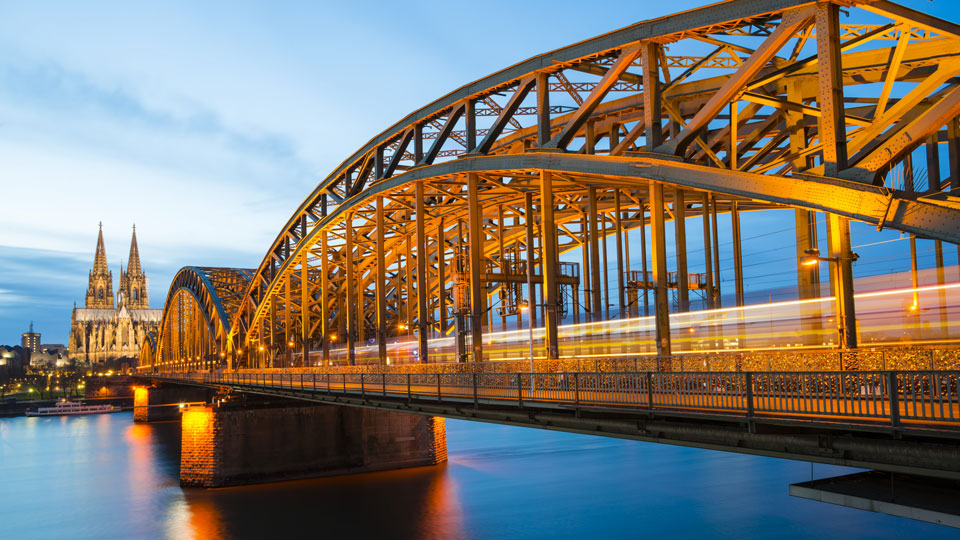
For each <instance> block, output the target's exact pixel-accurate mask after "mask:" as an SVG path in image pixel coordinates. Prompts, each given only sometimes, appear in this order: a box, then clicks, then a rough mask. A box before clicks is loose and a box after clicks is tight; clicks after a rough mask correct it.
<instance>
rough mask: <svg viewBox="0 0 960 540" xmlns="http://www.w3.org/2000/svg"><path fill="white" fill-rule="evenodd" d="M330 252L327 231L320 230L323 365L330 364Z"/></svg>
mask: <svg viewBox="0 0 960 540" xmlns="http://www.w3.org/2000/svg"><path fill="white" fill-rule="evenodd" d="M329 258H330V253H329V252H328V251H327V231H325V230H324V231H320V335H321V336H322V337H321V340H322V342H321V344H320V346H321V348H322V349H323V365H325V366H329V365H330V304H329V298H328V297H327V294H328V293H327V291H329V290H330V273H329V272H330V262H329V260H328V259H329Z"/></svg>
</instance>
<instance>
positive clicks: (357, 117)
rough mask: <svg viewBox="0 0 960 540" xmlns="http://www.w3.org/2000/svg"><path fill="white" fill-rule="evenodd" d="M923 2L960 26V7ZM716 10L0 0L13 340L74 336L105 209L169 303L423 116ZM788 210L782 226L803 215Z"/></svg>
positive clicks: (5, 250)
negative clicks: (360, 154)
mask: <svg viewBox="0 0 960 540" xmlns="http://www.w3.org/2000/svg"><path fill="white" fill-rule="evenodd" d="M905 3H906V4H907V5H909V6H911V7H914V8H916V9H921V10H924V11H927V12H929V13H932V14H935V15H938V16H941V17H944V18H947V19H951V20H955V21H956V20H960V17H958V16H957V11H958V8H956V7H955V6H956V4H955V3H954V2H948V1H936V2H930V1H927V0H912V1H907V2H905ZM699 5H702V3H701V2H693V1H689V0H675V1H672V2H648V1H638V0H634V1H613V0H607V1H604V2H600V3H589V2H588V3H584V2H572V1H569V2H568V1H539V0H538V1H521V2H517V1H489V2H484V3H480V4H475V3H466V2H464V3H461V2H439V1H437V2H417V1H414V2H402V3H401V2H382V3H381V2H366V1H352V2H282V3H279V2H240V1H235V2H175V1H171V2H133V3H132V2H119V1H118V2H3V3H0V200H2V201H3V204H2V210H0V343H17V342H19V336H20V333H21V332H23V331H25V330H26V328H27V325H28V324H29V322H30V321H31V320H33V321H35V322H36V328H37V330H38V331H40V332H42V333H43V341H44V342H46V343H51V342H52V343H65V342H66V339H67V333H68V330H69V321H70V309H71V307H72V305H73V303H74V302H77V303H78V304H79V305H82V303H83V298H84V293H85V289H86V275H87V271H88V270H89V268H90V267H91V265H92V262H93V250H94V245H95V241H96V232H97V223H98V222H99V221H103V224H104V237H105V240H106V248H107V255H108V258H109V261H110V266H111V270H113V272H114V277H115V279H116V278H118V277H119V271H120V265H121V264H126V258H127V252H128V249H129V241H130V227H131V225H132V224H133V223H136V224H137V234H138V238H139V243H140V253H141V258H142V261H143V266H144V268H145V270H146V272H147V273H148V275H149V276H150V278H151V285H150V298H151V303H152V304H153V307H158V308H159V307H162V303H163V299H164V297H165V295H166V289H167V286H168V284H169V282H170V279H171V278H172V276H173V274H174V273H175V272H176V270H177V269H178V268H179V267H181V266H184V265H188V264H199V265H210V266H245V267H251V266H256V265H257V264H258V263H259V261H260V259H261V257H262V255H263V251H264V250H265V248H266V246H267V245H268V243H269V242H270V241H271V240H272V239H273V238H274V237H275V235H276V233H277V231H278V229H279V227H281V226H282V225H283V223H284V222H285V221H286V219H287V218H288V217H289V214H290V212H291V211H292V210H293V209H294V208H295V207H296V206H297V205H298V204H299V203H300V202H301V201H302V200H303V198H304V197H305V196H306V195H307V194H308V193H309V192H310V191H311V189H312V188H313V187H314V186H315V184H316V182H317V181H318V179H320V178H322V177H324V176H325V175H326V174H327V173H328V172H329V171H330V170H331V169H332V168H334V167H335V166H336V165H337V164H339V163H340V162H341V161H342V160H343V159H344V158H345V157H347V156H348V155H349V154H351V153H352V152H353V151H354V150H355V149H356V148H357V147H359V146H361V145H362V144H363V143H364V142H366V141H367V140H368V139H369V138H371V137H372V136H374V135H375V134H377V133H379V132H380V131H381V130H383V129H384V128H385V127H387V126H389V125H390V124H392V123H393V122H395V121H396V120H398V119H399V118H401V117H402V116H404V115H405V114H406V113H408V112H410V111H412V110H414V109H416V108H418V107H420V106H422V105H424V104H426V103H428V102H429V101H431V100H433V99H435V98H437V97H439V96H441V95H443V94H446V93H447V92H450V91H452V90H453V89H455V88H457V87H459V86H461V85H463V84H465V83H467V82H469V81H472V80H474V79H477V78H480V77H483V76H485V75H487V74H489V73H492V72H494V71H496V70H499V69H501V68H503V67H506V66H508V65H511V64H513V63H516V62H518V61H521V60H523V59H525V58H528V57H530V56H533V55H535V54H539V53H542V52H545V51H548V50H551V49H555V48H558V47H561V46H564V45H567V44H570V43H573V42H575V41H579V40H582V39H586V38H589V37H592V36H595V35H597V34H600V33H603V32H607V31H610V30H614V29H617V28H620V27H623V26H626V25H629V24H632V23H634V22H637V21H641V20H645V19H650V18H655V17H659V16H663V15H667V14H670V13H675V12H678V11H682V10H685V9H690V8H694V7H697V6H699ZM771 219H772V218H771ZM776 223H777V224H774V225H769V224H766V225H764V227H766V228H765V229H764V231H769V230H774V229H785V228H786V227H787V225H784V223H788V222H786V221H778V222H776ZM771 227H772V228H771ZM692 228H694V229H695V227H692ZM754 232H755V231H752V232H751V231H745V233H744V234H745V238H747V237H750V236H751V235H753V233H754ZM787 234H789V233H787ZM767 241H770V242H774V243H776V242H779V240H771V239H768V240H763V237H758V238H752V237H751V239H749V240H747V239H745V252H746V253H747V256H748V257H751V256H753V255H754V254H756V253H757V252H760V255H759V256H758V257H759V258H757V259H756V262H758V263H759V262H763V261H764V259H763V254H762V252H763V250H764V249H763V248H764V242H767ZM751 242H752V244H751ZM905 243H906V242H894V244H895V245H897V246H902V245H904V244H905ZM776 245H777V246H778V247H779V245H780V244H779V243H777V244H776ZM751 246H752V247H753V249H754V251H753V252H751V251H750V250H751ZM758 247H759V248H760V249H759V250H757V249H756V248H758ZM898 249H899V248H898ZM781 255H783V256H784V257H786V258H788V255H790V253H789V251H787V252H784V253H781ZM691 258H692V259H695V258H696V255H695V254H691ZM749 261H750V259H748V260H747V262H748V263H749ZM691 262H693V261H691ZM721 262H723V264H725V265H727V264H729V263H728V261H726V260H724V259H722V261H721ZM758 266H762V265H758ZM749 272H750V271H749V270H748V276H749V275H750V273H749ZM762 274H769V271H765V272H762ZM724 279H727V278H726V277H725V278H724ZM767 281H768V283H765V284H764V282H763V280H762V279H760V278H759V276H758V279H757V283H760V284H762V286H763V287H775V286H779V285H783V284H784V283H780V282H777V280H776V279H774V280H772V281H771V280H769V279H768V280H767ZM788 281H789V280H788Z"/></svg>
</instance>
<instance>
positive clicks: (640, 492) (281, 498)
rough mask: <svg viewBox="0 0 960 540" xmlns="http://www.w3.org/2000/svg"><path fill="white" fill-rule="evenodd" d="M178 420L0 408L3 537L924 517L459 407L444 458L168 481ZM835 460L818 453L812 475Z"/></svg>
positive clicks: (755, 466) (682, 526)
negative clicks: (253, 481) (884, 511)
mask: <svg viewBox="0 0 960 540" xmlns="http://www.w3.org/2000/svg"><path fill="white" fill-rule="evenodd" d="M179 444H180V442H179V426H178V424H176V423H172V422H168V423H159V424H149V425H146V424H134V423H133V417H132V414H131V413H120V414H112V415H98V416H83V417H73V418H67V417H59V418H10V419H0V538H2V539H18V540H19V539H47V538H51V539H54V538H55V539H61V538H70V539H114V538H117V539H126V538H132V539H141V538H143V539H152V538H172V539H188V538H198V539H218V538H300V537H323V538H351V539H355V540H360V539H366V538H397V539H406V538H410V539H417V538H427V539H429V538H549V539H562V538H578V539H579V538H665V537H670V538H689V537H709V538H747V537H750V538H778V539H780V538H844V539H853V538H904V537H920V535H924V536H925V537H939V536H948V535H951V534H952V533H954V532H955V531H953V530H952V529H946V528H943V527H938V526H935V525H929V524H925V523H917V522H913V521H909V520H905V519H900V518H894V517H890V516H885V515H879V514H873V513H869V512H864V511H859V510H852V509H848V508H841V507H837V506H833V505H827V504H822V503H816V502H813V501H807V500H803V499H796V498H793V497H790V496H789V495H788V494H787V486H788V485H789V484H790V483H792V482H801V481H805V480H809V479H810V478H811V467H810V464H809V463H802V462H793V461H787V460H779V459H772V458H762V457H754V456H745V455H739V454H732V453H726V452H714V451H709V450H698V449H692V448H682V447H674V446H669V445H663V444H652V443H640V442H633V441H623V440H618V439H610V438H605V437H595V436H589V435H574V434H566V433H555V432H549V431H541V430H534V429H524V428H515V427H507V426H498V425H493V424H481V423H475V422H465V421H455V420H448V421H447V445H448V450H449V458H450V459H449V462H448V463H447V464H445V465H442V466H438V467H427V468H417V469H408V470H402V471H392V472H383V473H371V474H363V475H354V476H348V477H336V478H324V479H316V480H304V481H296V482H284V483H278V484H268V485H260V486H252V487H239V488H228V489H217V490H199V489H189V490H184V489H181V488H180V487H179V485H178V481H177V479H178V468H179ZM846 471H848V469H844V468H841V467H829V466H825V465H817V466H815V467H814V468H813V471H812V474H813V475H815V476H816V477H818V478H819V477H824V476H830V475H835V474H840V473H843V472H846Z"/></svg>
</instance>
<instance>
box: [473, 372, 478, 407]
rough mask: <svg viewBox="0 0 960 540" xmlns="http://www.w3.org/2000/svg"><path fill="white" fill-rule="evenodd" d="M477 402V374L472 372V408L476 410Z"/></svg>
mask: <svg viewBox="0 0 960 540" xmlns="http://www.w3.org/2000/svg"><path fill="white" fill-rule="evenodd" d="M478 405H479V404H478V400H477V372H473V408H474V409H476V408H478Z"/></svg>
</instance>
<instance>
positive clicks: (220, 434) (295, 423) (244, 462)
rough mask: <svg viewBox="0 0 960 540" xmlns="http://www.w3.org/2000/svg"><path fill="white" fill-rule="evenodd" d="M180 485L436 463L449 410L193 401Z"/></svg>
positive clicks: (184, 432) (443, 448) (185, 421)
mask: <svg viewBox="0 0 960 540" xmlns="http://www.w3.org/2000/svg"><path fill="white" fill-rule="evenodd" d="M181 441H182V445H181V450H180V485H182V486H195V487H221V486H229V485H239V484H252V483H259V482H272V481H278V480H288V479H294V478H306V477H315V476H332V475H339V474H351V473H358V472H368V471H377V470H386V469H400V468H404V467H419V466H425V465H435V464H438V463H441V462H444V461H446V459H447V436H446V428H445V425H444V420H443V418H439V417H428V416H420V415H415V414H407V413H399V412H392V411H378V410H370V409H360V408H354V407H341V406H336V405H316V406H282V407H262V408H255V407H254V408H251V407H229V406H224V407H222V408H218V407H208V406H202V407H201V406H192V407H187V408H185V409H184V411H183V414H182V416H181Z"/></svg>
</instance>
